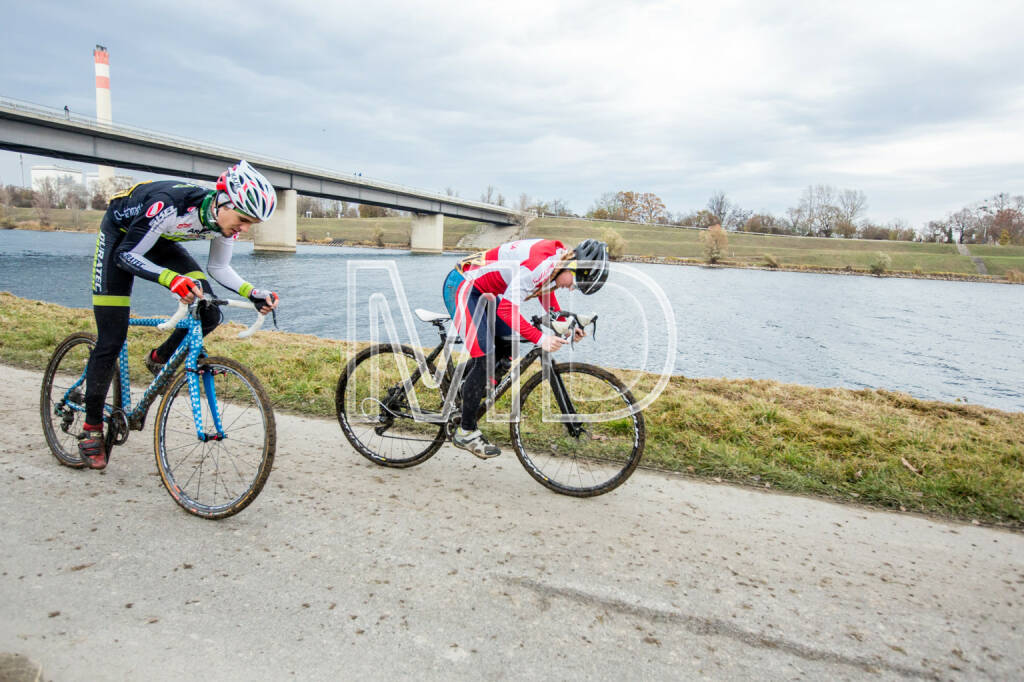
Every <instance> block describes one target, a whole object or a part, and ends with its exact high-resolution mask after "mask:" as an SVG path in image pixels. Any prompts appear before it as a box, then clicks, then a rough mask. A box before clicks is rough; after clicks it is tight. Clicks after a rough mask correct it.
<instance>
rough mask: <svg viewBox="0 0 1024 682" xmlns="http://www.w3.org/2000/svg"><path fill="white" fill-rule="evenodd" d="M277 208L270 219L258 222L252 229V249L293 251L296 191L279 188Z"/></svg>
mask: <svg viewBox="0 0 1024 682" xmlns="http://www.w3.org/2000/svg"><path fill="white" fill-rule="evenodd" d="M275 191H276V192H277V208H276V209H275V210H274V215H272V216H270V220H268V221H266V222H265V223H260V224H259V225H257V226H256V227H254V228H253V230H252V241H253V250H254V251H279V252H284V253H295V235H296V227H297V223H298V221H297V217H296V211H297V210H298V209H297V206H298V200H297V198H298V196H299V194H298V192H296V191H295V190H293V189H279V190H275Z"/></svg>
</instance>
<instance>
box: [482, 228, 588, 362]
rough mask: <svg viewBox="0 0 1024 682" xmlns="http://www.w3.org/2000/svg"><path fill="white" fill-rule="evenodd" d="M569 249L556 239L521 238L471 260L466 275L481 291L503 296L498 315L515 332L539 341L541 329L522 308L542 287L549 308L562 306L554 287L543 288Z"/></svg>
mask: <svg viewBox="0 0 1024 682" xmlns="http://www.w3.org/2000/svg"><path fill="white" fill-rule="evenodd" d="M568 251H569V250H568V249H566V248H565V245H564V244H562V242H560V241H558V240H555V239H520V240H518V241H514V242H508V243H505V244H502V245H501V246H498V247H496V248H493V249H491V250H489V251H487V252H485V253H484V254H483V260H482V262H481V261H480V260H475V262H474V261H473V260H471V261H469V262H467V263H466V264H465V266H464V267H463V270H462V275H463V277H465V278H466V281H467V283H470V284H471V285H472V286H473V288H475V289H476V290H477V291H479V292H481V293H485V294H494V295H495V296H499V297H501V300H500V301H499V302H498V308H497V311H496V312H497V315H498V317H500V318H501V319H502V320H503V321H504V322H505V323H506V324H508V326H509V327H511V328H512V329H513V330H514V331H515V332H517V333H519V334H522V335H523V336H525V337H526V338H527V339H528V340H529V341H531V342H532V343H537V342H538V341H539V340H540V337H541V335H542V334H541V331H540V330H539V329H536V328H535V327H534V326H533V325H531V324H530V323H529V322H527V321H526V320H525V319H523V317H522V315H521V314H520V312H519V308H520V306H521V305H522V304H523V302H524V301H526V299H528V298H529V297H530V296H532V295H533V294H535V293H538V291H539V292H540V302H541V305H542V306H544V308H545V309H548V310H555V311H558V310H561V308H560V307H559V305H558V301H557V299H555V295H554V291H553V290H551V289H549V290H547V291H543V288H544V287H545V285H547V284H549V283H550V282H551V275H552V274H553V273H554V272H555V268H556V266H557V265H558V264H559V263H561V262H562V259H563V257H564V256H565V255H566V254H567V253H568Z"/></svg>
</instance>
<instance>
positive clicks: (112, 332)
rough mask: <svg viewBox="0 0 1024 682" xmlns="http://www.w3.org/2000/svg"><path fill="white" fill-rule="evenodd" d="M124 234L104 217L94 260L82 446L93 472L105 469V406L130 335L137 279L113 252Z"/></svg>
mask: <svg viewBox="0 0 1024 682" xmlns="http://www.w3.org/2000/svg"><path fill="white" fill-rule="evenodd" d="M121 237H122V235H121V233H120V231H119V230H118V229H117V228H116V227H115V226H114V224H113V221H112V220H111V219H110V217H109V215H105V216H104V217H103V222H102V223H101V225H100V233H99V236H98V237H97V238H96V254H95V257H94V260H93V274H92V303H93V315H94V317H95V318H96V347H95V348H93V350H92V353H90V354H89V364H88V367H87V369H86V374H85V424H84V427H83V428H84V431H85V433H84V434H83V436H84V438H83V439H82V441H81V443H80V446H81V450H82V453H83V455H85V456H86V457H87V459H88V462H89V465H90V466H92V467H93V468H102V467H103V466H105V465H106V452H105V451H104V448H103V403H104V402H106V399H107V392H108V391H109V390H110V380H111V378H112V377H113V375H114V363H115V362H117V356H118V354H119V353H120V352H121V346H123V345H124V341H125V338H126V337H127V335H128V316H129V312H130V308H129V306H130V303H131V294H132V281H133V280H134V277H133V276H132V275H131V274H130V273H128V272H127V271H125V270H122V269H121V268H119V267H117V264H116V263H115V262H114V252H115V251H116V249H117V245H118V244H119V243H120V241H121Z"/></svg>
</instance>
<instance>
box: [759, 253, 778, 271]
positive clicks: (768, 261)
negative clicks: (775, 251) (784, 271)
mask: <svg viewBox="0 0 1024 682" xmlns="http://www.w3.org/2000/svg"><path fill="white" fill-rule="evenodd" d="M762 258H764V263H765V265H767V266H768V267H770V268H777V267H779V259H777V258H776V257H775V256H773V255H772V254H770V253H766V254H764V255H763V256H762Z"/></svg>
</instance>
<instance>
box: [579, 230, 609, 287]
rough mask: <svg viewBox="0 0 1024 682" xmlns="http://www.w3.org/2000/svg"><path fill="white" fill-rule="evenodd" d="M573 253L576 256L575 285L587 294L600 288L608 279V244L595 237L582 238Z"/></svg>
mask: <svg viewBox="0 0 1024 682" xmlns="http://www.w3.org/2000/svg"><path fill="white" fill-rule="evenodd" d="M573 253H574V254H575V256H576V287H577V288H578V289H579V290H580V291H582V292H583V293H584V294H587V295H590V294H592V293H594V292H596V291H598V290H600V288H601V287H603V286H604V283H605V280H607V279H608V245H607V244H605V243H604V242H599V241H597V240H596V239H584V240H583V241H581V242H580V243H579V245H578V246H577V247H576V248H575V249H574V251H573Z"/></svg>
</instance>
